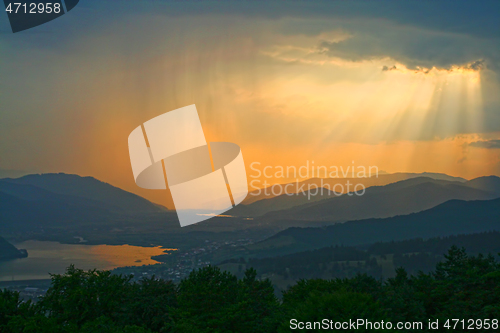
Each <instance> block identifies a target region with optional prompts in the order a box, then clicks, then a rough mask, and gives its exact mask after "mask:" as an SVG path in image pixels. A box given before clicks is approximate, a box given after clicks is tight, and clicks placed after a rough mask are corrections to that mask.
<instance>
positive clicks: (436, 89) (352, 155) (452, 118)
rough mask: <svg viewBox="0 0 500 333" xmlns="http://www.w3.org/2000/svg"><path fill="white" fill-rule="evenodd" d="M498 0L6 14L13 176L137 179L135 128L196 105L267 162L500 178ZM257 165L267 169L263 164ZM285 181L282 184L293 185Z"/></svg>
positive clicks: (150, 4) (3, 101) (6, 160)
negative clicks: (11, 18)
mask: <svg viewBox="0 0 500 333" xmlns="http://www.w3.org/2000/svg"><path fill="white" fill-rule="evenodd" d="M499 14H500V3H499V2H496V1H492V2H488V1H482V2H472V1H453V2H452V1H440V2H434V1H378V2H372V1H370V2H363V1H356V2H354V1H324V2H322V1H315V2H312V1H302V2H301V1H293V2H287V3H286V4H285V2H282V1H275V2H264V1H253V2H249V1H216V2H213V1H196V2H184V1H162V0H155V1H154V0H150V1H147V0H137V1H134V0H129V1H121V2H117V1H109V0H108V1H106V0H82V1H80V3H79V4H78V6H77V7H75V8H74V9H73V10H72V11H71V12H69V13H68V14H66V15H64V16H62V17H60V18H58V19H56V20H54V21H51V22H49V23H47V24H44V25H42V26H39V27H36V28H33V29H30V30H26V31H23V32H19V33H16V34H13V33H12V32H11V30H10V27H9V25H8V21H7V15H5V14H3V15H0V177H2V176H15V175H20V174H25V173H45V172H65V173H76V174H79V175H82V176H93V177H95V178H98V179H100V180H102V181H105V182H108V183H110V184H112V185H115V186H118V187H121V188H123V189H125V190H128V191H131V192H134V193H137V194H139V195H142V196H144V197H146V198H148V199H150V200H152V201H154V202H158V203H161V204H166V205H169V203H168V202H167V203H166V202H165V198H164V194H163V193H162V192H161V191H151V190H143V189H140V188H138V187H137V186H136V185H135V183H134V179H133V176H132V171H131V166H130V160H129V155H128V146H127V138H128V135H129V134H130V132H131V131H132V130H133V129H134V128H136V127H137V126H138V125H140V124H142V123H144V122H145V121H147V120H149V119H151V118H153V117H155V116H158V115H160V114H162V113H165V112H167V111H170V110H174V109H177V108H180V107H183V106H186V105H190V104H196V107H197V109H198V113H199V116H200V119H201V122H202V125H203V128H204V131H205V137H206V139H207V141H228V142H234V143H236V144H238V145H239V146H240V147H241V149H242V153H243V158H244V160H245V164H246V165H247V174H248V176H249V177H251V176H252V175H254V171H253V169H251V168H250V165H251V164H252V163H259V164H254V166H255V165H259V168H261V169H262V168H263V167H264V166H273V167H276V166H284V167H286V166H297V167H299V166H303V165H306V164H307V163H309V165H310V164H312V163H313V162H314V164H315V165H323V166H327V167H329V166H338V167H348V166H352V165H356V166H366V167H368V166H376V167H377V168H378V169H379V170H380V171H384V172H391V173H392V172H440V173H446V174H449V175H452V176H457V177H463V178H467V179H471V178H475V177H479V176H485V175H497V176H500V82H499V76H498V73H499V71H500V25H499V24H498V22H497V20H498V16H499ZM254 168H255V167H254ZM284 181H285V179H273V180H271V182H284Z"/></svg>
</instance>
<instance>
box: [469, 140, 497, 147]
mask: <svg viewBox="0 0 500 333" xmlns="http://www.w3.org/2000/svg"><path fill="white" fill-rule="evenodd" d="M469 146H471V147H476V148H486V149H500V140H488V141H476V142H471V143H469Z"/></svg>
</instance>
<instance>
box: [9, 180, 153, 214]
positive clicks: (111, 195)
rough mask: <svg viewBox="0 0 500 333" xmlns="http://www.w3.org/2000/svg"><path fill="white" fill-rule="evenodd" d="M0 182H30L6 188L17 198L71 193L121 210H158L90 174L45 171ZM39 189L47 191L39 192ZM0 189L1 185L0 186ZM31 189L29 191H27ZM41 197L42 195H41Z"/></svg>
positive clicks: (148, 202)
mask: <svg viewBox="0 0 500 333" xmlns="http://www.w3.org/2000/svg"><path fill="white" fill-rule="evenodd" d="M0 182H7V183H11V184H17V185H31V186H32V187H31V188H29V189H28V188H25V189H24V190H23V189H21V188H19V189H18V192H9V193H10V194H11V195H14V196H17V197H19V198H21V199H27V200H33V197H34V196H37V198H38V199H42V200H44V199H46V198H49V197H52V198H55V196H54V195H57V194H59V195H60V197H63V196H71V197H73V198H81V199H86V200H88V201H87V203H89V204H90V203H91V202H93V203H101V204H104V205H105V206H106V207H107V208H108V209H117V210H121V211H124V212H158V211H161V210H162V209H161V208H160V207H158V206H157V205H155V204H153V203H152V202H150V201H148V200H146V199H144V198H142V197H140V196H138V195H136V194H133V193H130V192H127V191H124V190H122V189H120V188H118V187H115V186H112V185H110V184H108V183H105V182H102V181H100V180H97V179H95V178H92V177H81V176H78V175H71V174H64V173H47V174H40V175H38V174H37V175H27V176H24V177H21V178H15V179H12V178H4V179H0ZM41 190H45V191H47V192H44V193H42V191H41ZM0 191H3V190H2V187H0ZM30 191H31V193H30ZM42 197H45V198H42Z"/></svg>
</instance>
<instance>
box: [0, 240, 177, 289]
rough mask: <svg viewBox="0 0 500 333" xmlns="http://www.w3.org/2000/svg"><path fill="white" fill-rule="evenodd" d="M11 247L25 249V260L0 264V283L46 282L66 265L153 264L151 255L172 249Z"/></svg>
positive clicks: (28, 244) (35, 243)
mask: <svg viewBox="0 0 500 333" xmlns="http://www.w3.org/2000/svg"><path fill="white" fill-rule="evenodd" d="M14 245H15V246H16V247H17V248H18V249H26V250H28V258H22V259H16V260H12V261H6V262H0V281H12V280H34V279H48V278H49V273H53V274H61V273H64V271H65V269H66V267H68V266H69V265H70V264H74V265H75V267H76V268H81V269H85V270H87V269H93V268H97V269H106V270H108V269H113V268H116V267H122V266H142V265H151V264H157V263H158V262H157V261H155V260H153V259H151V256H156V255H160V254H164V253H166V252H164V251H168V250H172V249H164V248H161V247H159V246H157V247H141V246H131V245H80V244H60V243H57V242H44V241H33V240H30V241H26V242H22V243H17V244H14Z"/></svg>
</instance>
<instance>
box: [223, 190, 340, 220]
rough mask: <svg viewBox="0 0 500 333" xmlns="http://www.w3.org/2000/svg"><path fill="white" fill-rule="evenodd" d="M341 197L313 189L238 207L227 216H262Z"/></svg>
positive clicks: (331, 192) (327, 191)
mask: <svg viewBox="0 0 500 333" xmlns="http://www.w3.org/2000/svg"><path fill="white" fill-rule="evenodd" d="M338 195H341V194H340V193H335V192H333V191H329V190H328V189H313V190H311V191H304V192H298V193H291V194H282V195H279V196H277V197H273V198H270V199H262V200H259V201H255V202H253V203H251V204H249V205H243V204H241V205H238V206H236V207H235V208H233V209H231V210H229V211H228V212H227V213H226V214H228V215H233V216H251V217H256V216H262V215H264V214H266V213H268V212H272V211H278V210H285V209H289V208H292V207H296V206H302V205H305V204H310V203H312V202H316V201H320V200H325V199H328V198H333V197H335V196H338Z"/></svg>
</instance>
